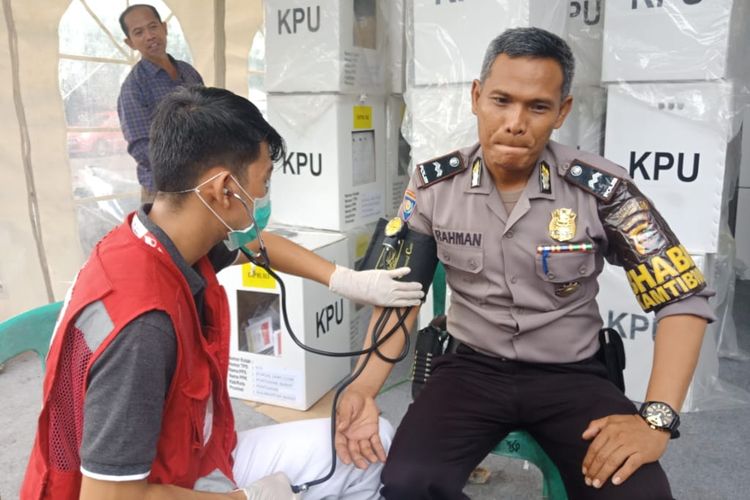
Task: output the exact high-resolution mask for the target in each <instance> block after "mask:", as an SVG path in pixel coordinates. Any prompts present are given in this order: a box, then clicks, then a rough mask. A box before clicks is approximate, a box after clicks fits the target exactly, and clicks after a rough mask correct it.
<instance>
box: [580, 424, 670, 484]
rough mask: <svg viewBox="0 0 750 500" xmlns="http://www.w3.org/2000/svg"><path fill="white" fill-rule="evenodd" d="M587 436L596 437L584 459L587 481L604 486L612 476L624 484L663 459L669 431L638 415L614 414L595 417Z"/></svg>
mask: <svg viewBox="0 0 750 500" xmlns="http://www.w3.org/2000/svg"><path fill="white" fill-rule="evenodd" d="M583 439H586V440H591V439H593V441H592V442H591V444H590V445H589V449H588V452H587V453H586V456H585V457H584V459H583V475H584V476H585V481H586V484H587V485H589V486H593V487H594V488H600V487H601V486H602V485H603V484H604V482H605V481H607V480H608V479H609V477H610V476H612V484H614V485H618V484H622V483H623V482H624V481H625V480H626V479H628V478H629V477H630V476H631V475H632V474H633V473H634V472H635V471H636V470H638V468H639V467H640V466H641V465H643V464H647V463H651V462H656V461H657V460H659V458H660V457H661V456H662V455H663V454H664V451H665V450H666V449H667V443H668V442H669V433H668V432H665V431H661V430H654V429H652V428H651V427H649V425H648V424H647V423H646V421H645V420H643V418H641V417H640V416H638V415H610V416H609V417H604V418H600V419H597V420H592V421H591V423H589V426H588V427H587V428H586V430H585V431H584V432H583Z"/></svg>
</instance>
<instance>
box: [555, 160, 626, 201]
mask: <svg viewBox="0 0 750 500" xmlns="http://www.w3.org/2000/svg"><path fill="white" fill-rule="evenodd" d="M565 180H566V181H568V182H570V183H571V184H575V185H576V186H578V187H580V188H581V189H583V190H584V191H588V192H589V193H591V194H593V195H594V196H596V197H597V198H599V199H600V200H604V201H609V200H610V199H612V196H613V195H614V194H615V188H616V187H617V186H618V184H620V182H622V179H620V178H618V177H615V176H614V175H612V174H608V173H606V172H602V171H601V170H599V169H598V168H596V167H593V166H591V165H588V164H586V163H583V162H582V161H580V160H573V161H572V162H571V163H570V168H569V169H568V171H567V172H566V173H565Z"/></svg>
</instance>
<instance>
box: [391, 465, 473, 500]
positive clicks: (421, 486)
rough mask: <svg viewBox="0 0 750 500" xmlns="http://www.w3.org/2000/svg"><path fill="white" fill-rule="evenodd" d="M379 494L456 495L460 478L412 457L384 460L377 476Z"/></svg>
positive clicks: (407, 496) (399, 496) (394, 496)
mask: <svg viewBox="0 0 750 500" xmlns="http://www.w3.org/2000/svg"><path fill="white" fill-rule="evenodd" d="M381 481H382V483H383V489H382V490H381V493H382V495H383V496H384V497H385V498H387V499H389V500H390V499H402V498H403V499H410V500H413V499H417V498H458V497H460V496H461V490H462V489H463V481H461V480H460V479H458V478H456V477H454V476H453V475H452V474H446V471H445V469H444V468H441V467H435V464H426V463H422V462H419V461H412V460H408V461H407V460H403V461H402V460H391V457H389V458H388V460H387V461H386V463H385V468H384V469H383V474H382V476H381Z"/></svg>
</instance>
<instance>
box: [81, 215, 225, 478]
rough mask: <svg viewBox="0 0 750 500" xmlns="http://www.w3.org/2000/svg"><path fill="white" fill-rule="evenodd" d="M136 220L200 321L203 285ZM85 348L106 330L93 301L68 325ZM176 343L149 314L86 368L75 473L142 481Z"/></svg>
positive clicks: (162, 236)
mask: <svg viewBox="0 0 750 500" xmlns="http://www.w3.org/2000/svg"><path fill="white" fill-rule="evenodd" d="M149 210H150V206H149V205H146V206H144V207H143V208H142V209H141V210H139V211H138V214H137V217H138V219H139V220H140V221H141V223H142V224H143V225H144V226H145V227H146V229H148V230H149V231H150V232H151V234H153V235H154V236H155V237H156V238H157V239H158V240H159V243H161V244H162V246H163V247H164V248H165V249H166V251H167V252H168V253H169V255H170V257H172V260H173V261H174V262H175V264H176V265H177V267H178V268H179V269H180V271H182V274H183V275H184V277H185V279H186V280H187V282H188V285H189V286H190V290H191V292H192V294H193V299H194V300H195V302H196V305H197V306H198V311H199V313H201V315H202V309H203V307H202V306H203V291H204V288H205V282H204V280H203V278H202V277H201V275H200V274H199V273H198V271H197V270H196V269H195V268H192V267H190V266H189V265H188V264H187V262H185V260H184V259H183V258H182V256H181V255H180V253H179V252H178V251H177V248H176V247H175V246H174V243H172V241H171V240H170V239H169V237H168V236H167V235H166V233H164V231H162V230H161V229H160V228H159V227H158V226H156V225H155V224H154V223H153V222H152V221H151V220H150V219H149V218H148V216H147V213H148V211H149ZM236 258H237V252H236V251H235V252H230V251H229V250H228V249H227V248H226V246H224V244H219V245H217V246H216V247H214V248H213V249H212V250H211V252H210V253H209V260H210V261H211V263H212V265H213V266H214V269H216V270H217V271H218V270H220V269H223V268H224V267H226V266H228V265H230V264H232V263H233V262H234V261H235V259H236ZM76 326H77V327H78V328H79V329H80V330H81V331H82V332H83V333H84V337H85V339H86V341H87V343H88V344H89V347H90V348H91V350H92V351H93V350H95V349H96V348H97V347H98V345H99V344H100V343H101V342H102V341H103V340H104V339H105V338H106V337H107V335H108V334H109V333H110V332H111V331H112V328H113V325H112V322H111V320H110V318H109V316H108V315H107V311H106V309H105V308H104V307H103V305H102V304H101V303H100V302H95V303H93V304H91V305H89V306H88V307H87V308H86V309H85V310H84V311H82V312H81V314H80V315H79V317H78V318H77V320H76ZM176 350H177V341H176V338H175V332H174V328H173V326H172V322H171V321H170V319H169V316H168V315H167V314H166V313H165V312H163V311H156V310H154V311H149V312H146V313H144V314H142V315H141V316H139V317H138V318H136V319H135V320H133V321H131V322H130V323H129V324H128V325H126V326H125V327H124V328H123V329H122V331H121V332H120V333H119V334H118V335H117V337H116V338H115V339H114V341H113V342H112V343H111V344H110V345H109V346H108V347H107V348H106V349H105V350H104V352H102V354H101V356H100V357H99V358H98V359H97V360H96V362H95V363H94V364H93V366H92V367H91V372H90V373H89V379H88V389H87V390H86V399H85V402H84V423H83V441H82V443H81V450H80V456H81V468H82V472H83V473H84V474H86V475H88V476H93V477H96V478H98V479H104V480H119V481H124V480H137V479H143V478H145V477H147V476H148V474H149V473H150V471H151V463H152V462H153V460H154V457H155V456H156V443H157V441H158V439H159V432H160V430H161V417H162V412H163V409H164V401H165V398H166V395H167V393H168V391H169V386H170V384H171V381H172V375H173V374H174V370H175V362H176V354H177V353H176Z"/></svg>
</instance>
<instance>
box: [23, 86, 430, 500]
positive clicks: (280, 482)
mask: <svg viewBox="0 0 750 500" xmlns="http://www.w3.org/2000/svg"><path fill="white" fill-rule="evenodd" d="M150 151H151V159H152V165H153V170H154V179H155V183H156V187H157V189H158V194H157V196H156V199H155V201H154V203H153V205H149V204H147V205H144V206H143V207H142V208H141V209H140V210H138V211H137V212H135V213H132V214H130V215H129V216H128V217H127V219H126V221H125V222H124V223H123V224H122V225H120V226H119V227H117V228H115V229H114V230H113V231H112V232H110V233H109V234H108V235H107V236H105V237H104V238H103V239H102V240H101V241H100V242H99V243H98V245H97V246H96V247H95V249H94V251H93V252H92V255H91V256H90V257H89V259H88V261H87V262H86V264H85V265H84V266H83V268H82V269H81V270H80V272H79V274H78V276H77V278H76V280H75V281H74V283H73V286H72V287H71V289H70V291H69V292H68V296H67V297H66V303H65V306H64V308H63V311H62V313H61V317H60V319H59V321H58V325H57V328H56V330H55V334H54V337H53V339H52V344H51V346H50V351H49V355H48V359H47V373H46V376H45V381H44V394H43V408H42V411H41V414H40V417H39V421H38V429H37V435H36V440H35V443H34V448H33V450H32V453H31V458H30V461H29V465H28V468H27V471H26V477H25V479H24V483H23V486H22V491H21V497H22V498H23V499H34V500H36V499H40V498H44V499H47V498H50V499H52V498H54V499H78V498H81V499H84V500H89V499H96V500H99V499H102V498H108V499H131V498H132V499H146V498H147V499H170V498H186V499H187V498H189V499H196V500H199V499H219V498H233V499H238V500H240V499H246V498H248V499H277V498H278V499H292V498H301V494H297V495H294V494H293V493H292V489H291V487H290V483H294V484H297V483H300V482H303V481H307V480H310V479H314V478H317V477H321V476H324V475H325V473H326V472H327V471H328V468H329V467H330V460H331V455H330V441H329V440H330V420H329V419H317V420H309V421H303V422H293V423H289V424H280V425H276V426H269V427H263V428H256V429H252V430H249V431H245V432H241V433H239V434H237V433H235V428H234V418H233V415H232V407H231V404H230V400H229V396H228V394H227V389H226V386H227V384H226V378H227V370H228V362H229V310H228V307H227V298H226V295H225V293H224V290H223V289H222V287H221V286H220V285H219V284H218V282H217V280H216V272H217V271H218V270H220V269H222V268H223V267H226V266H228V265H230V264H233V263H239V262H244V261H246V258H245V256H244V255H243V254H241V253H240V252H239V251H238V248H239V247H240V246H241V245H245V246H247V247H248V248H249V249H250V250H252V251H257V250H258V249H259V246H260V245H259V240H263V242H264V243H265V247H266V248H267V251H268V257H269V260H270V261H271V263H272V265H273V267H274V268H275V269H277V270H279V271H283V272H286V273H290V274H295V275H298V276H302V277H305V278H309V279H313V280H315V281H318V282H320V283H322V284H325V285H328V286H329V287H330V288H331V289H332V290H333V291H334V292H336V293H339V294H341V295H343V296H345V297H348V298H350V299H352V300H355V301H358V302H366V303H373V304H378V305H382V306H404V305H411V304H416V303H418V302H419V300H420V299H421V297H422V291H421V285H419V284H416V283H402V282H400V281H398V280H397V279H396V278H398V277H400V276H402V275H403V274H404V273H406V272H408V270H405V269H401V270H396V271H366V272H355V271H352V270H350V269H347V268H344V267H341V266H336V265H334V264H333V263H331V262H328V261H326V260H325V259H323V258H321V257H319V256H317V255H315V254H314V253H312V252H310V251H308V250H306V249H304V248H302V247H300V246H298V245H296V244H294V243H292V242H291V241H289V240H286V239H284V238H282V237H280V236H277V235H273V234H269V233H264V232H261V231H262V229H263V228H264V227H265V226H266V224H267V222H268V217H269V215H270V202H269V198H268V197H269V188H270V181H271V173H272V170H273V164H274V162H275V161H276V160H278V159H280V158H282V157H283V155H284V142H283V140H282V138H281V137H280V136H279V134H278V133H277V132H276V131H275V130H274V129H273V128H272V127H271V126H270V125H269V124H268V123H267V122H266V121H265V120H264V119H263V117H262V116H261V114H260V112H259V111H258V109H257V108H256V107H255V106H254V105H253V104H251V103H250V102H249V101H247V100H246V99H244V98H242V97H239V96H236V95H234V94H232V93H231V92H228V91H226V90H221V89H215V88H205V87H191V88H187V89H182V90H179V91H177V92H176V93H174V94H172V95H170V96H169V97H167V98H166V99H165V100H164V101H163V102H162V104H161V105H160V106H159V108H158V111H157V113H156V116H155V118H154V122H153V125H152V128H151V144H150ZM380 428H381V432H380V434H379V436H378V437H377V439H375V440H374V441H373V442H374V448H375V449H376V453H377V454H376V455H374V456H373V457H374V458H373V459H372V460H371V462H372V463H370V464H368V465H369V466H367V467H363V466H362V464H359V467H355V466H353V465H350V466H346V465H343V464H339V466H338V467H337V470H336V473H335V475H334V476H333V477H332V478H331V479H330V480H329V481H327V482H325V483H323V484H321V485H318V486H315V487H313V488H311V489H310V490H309V491H308V492H307V493H306V494H305V498H306V499H313V498H323V497H336V498H352V499H369V498H378V489H379V487H380V472H381V467H382V461H384V460H385V454H386V450H387V447H388V444H389V440H390V436H391V433H392V429H391V428H390V426H389V425H388V423H387V422H386V421H384V420H383V421H381V426H380Z"/></svg>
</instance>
